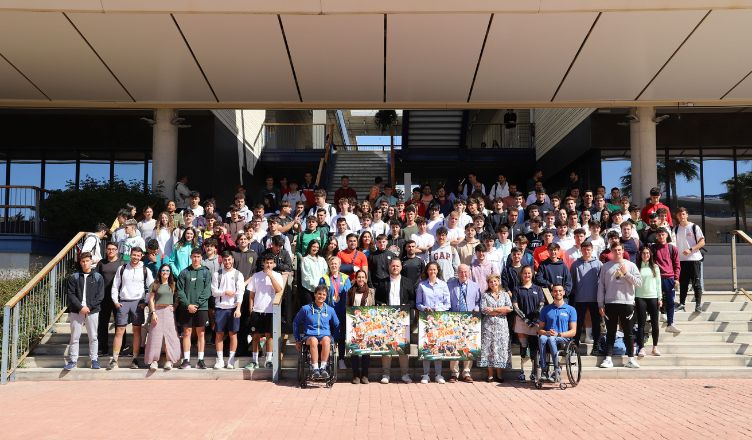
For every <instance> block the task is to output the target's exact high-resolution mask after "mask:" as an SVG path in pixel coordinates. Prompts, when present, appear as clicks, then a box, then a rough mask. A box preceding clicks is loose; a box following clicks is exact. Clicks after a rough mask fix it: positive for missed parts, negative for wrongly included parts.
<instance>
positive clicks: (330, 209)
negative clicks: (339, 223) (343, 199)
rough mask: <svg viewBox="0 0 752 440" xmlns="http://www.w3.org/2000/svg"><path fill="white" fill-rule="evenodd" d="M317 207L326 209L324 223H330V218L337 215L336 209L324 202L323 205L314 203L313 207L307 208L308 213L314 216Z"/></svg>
mask: <svg viewBox="0 0 752 440" xmlns="http://www.w3.org/2000/svg"><path fill="white" fill-rule="evenodd" d="M319 209H323V210H324V211H326V220H324V221H325V222H326V223H331V222H332V218H333V217H334V216H335V215H337V210H335V209H334V207H333V206H332V205H330V204H328V203H325V204H324V206H318V205H314V206H313V208H311V209H309V210H308V215H312V216H314V217H316V212H317V211H318V210H319Z"/></svg>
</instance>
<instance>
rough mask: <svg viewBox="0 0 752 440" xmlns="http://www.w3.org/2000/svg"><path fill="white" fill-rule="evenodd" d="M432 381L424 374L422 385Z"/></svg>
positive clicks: (421, 380)
mask: <svg viewBox="0 0 752 440" xmlns="http://www.w3.org/2000/svg"><path fill="white" fill-rule="evenodd" d="M430 381H431V378H429V377H428V375H427V374H424V375H423V376H421V377H420V383H428V382H430Z"/></svg>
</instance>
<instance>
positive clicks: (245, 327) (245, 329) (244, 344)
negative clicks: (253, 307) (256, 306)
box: [237, 290, 251, 356]
mask: <svg viewBox="0 0 752 440" xmlns="http://www.w3.org/2000/svg"><path fill="white" fill-rule="evenodd" d="M249 298H250V293H249V292H248V291H247V290H246V291H245V292H243V306H242V307H241V308H240V331H239V332H238V351H237V355H238V356H248V355H249V354H250V353H251V347H250V344H248V335H250V334H251V311H250V310H249V309H248V301H249Z"/></svg>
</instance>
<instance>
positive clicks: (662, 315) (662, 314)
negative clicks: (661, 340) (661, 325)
mask: <svg viewBox="0 0 752 440" xmlns="http://www.w3.org/2000/svg"><path fill="white" fill-rule="evenodd" d="M660 321H661V322H666V321H668V317H666V314H665V313H661V318H660Z"/></svg>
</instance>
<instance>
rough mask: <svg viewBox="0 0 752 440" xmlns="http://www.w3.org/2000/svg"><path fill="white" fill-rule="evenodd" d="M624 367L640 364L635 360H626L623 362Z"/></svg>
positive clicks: (635, 366)
mask: <svg viewBox="0 0 752 440" xmlns="http://www.w3.org/2000/svg"><path fill="white" fill-rule="evenodd" d="M624 367H626V368H640V364H638V363H637V361H636V360H628V361H627V363H626V364H624Z"/></svg>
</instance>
